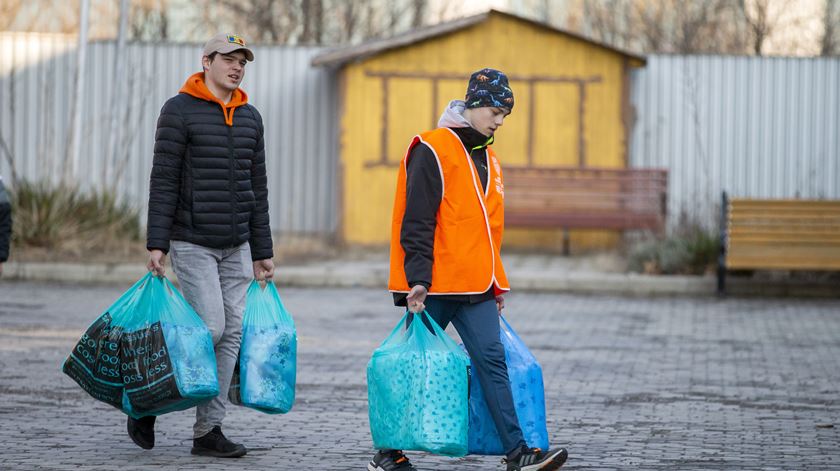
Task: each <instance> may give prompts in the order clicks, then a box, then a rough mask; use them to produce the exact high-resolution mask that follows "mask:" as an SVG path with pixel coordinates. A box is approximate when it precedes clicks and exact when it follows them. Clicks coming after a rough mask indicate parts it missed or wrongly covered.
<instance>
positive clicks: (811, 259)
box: [718, 192, 840, 295]
mask: <svg viewBox="0 0 840 471" xmlns="http://www.w3.org/2000/svg"><path fill="white" fill-rule="evenodd" d="M720 227H721V244H720V245H721V250H720V256H719V258H718V294H721V295H722V294H725V293H726V272H727V271H728V270H746V269H748V270H813V271H835V270H840V201H819V200H758V199H740V198H738V199H731V200H730V199H729V198H728V196H727V194H726V193H725V192H724V193H723V198H722V204H721V225H720Z"/></svg>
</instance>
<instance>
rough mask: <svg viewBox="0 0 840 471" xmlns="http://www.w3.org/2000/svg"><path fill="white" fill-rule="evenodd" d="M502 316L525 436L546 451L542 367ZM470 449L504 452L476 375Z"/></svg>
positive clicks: (512, 384)
mask: <svg viewBox="0 0 840 471" xmlns="http://www.w3.org/2000/svg"><path fill="white" fill-rule="evenodd" d="M500 319H501V321H500V322H501V326H500V327H501V335H500V337H501V341H502V345H503V346H504V347H505V360H506V362H507V368H508V377H509V379H510V389H511V392H512V393H513V403H514V408H515V409H516V416H517V418H518V419H519V426H520V427H521V428H522V435H523V437H524V438H525V442H526V443H527V444H528V446H529V447H537V448H542V449H543V450H547V449H548V431H547V430H546V424H545V391H544V389H543V377H542V368H540V365H539V363H537V359H536V358H534V355H532V354H531V352H530V351H529V350H528V347H526V346H525V344H524V343H522V339H520V338H519V336H518V335H516V332H514V331H513V328H511V326H510V324H508V322H507V320H505V318H504V317H501V318H500ZM469 452H470V454H473V455H503V454H505V450H504V449H503V448H502V442H501V439H500V438H499V432H498V431H497V430H496V424H495V423H494V422H493V418H492V417H491V416H490V410H489V409H488V408H487V402H486V400H485V399H484V393H483V391H482V389H481V383H480V382H479V381H478V378H475V377H473V378H472V380H471V381H470V431H469Z"/></svg>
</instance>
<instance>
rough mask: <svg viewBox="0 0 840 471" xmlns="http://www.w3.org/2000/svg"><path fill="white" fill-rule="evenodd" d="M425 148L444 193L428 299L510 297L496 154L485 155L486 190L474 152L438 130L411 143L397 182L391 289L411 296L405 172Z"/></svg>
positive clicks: (488, 150)
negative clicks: (404, 234)
mask: <svg viewBox="0 0 840 471" xmlns="http://www.w3.org/2000/svg"><path fill="white" fill-rule="evenodd" d="M421 143H422V144H426V145H427V146H428V147H429V148H430V149H431V150H432V152H433V153H434V155H435V158H436V159H437V165H438V169H439V171H440V174H441V182H442V184H443V192H442V198H441V203H440V207H439V209H438V212H437V224H436V227H435V240H434V252H433V254H434V262H433V264H432V285H431V286H430V287H429V294H481V293H484V292H486V291H487V290H489V289H490V288H491V287H492V288H494V291H495V293H496V294H501V293H504V292H506V291H509V290H510V288H509V286H508V281H507V276H506V275H505V269H504V266H503V265H502V260H501V256H500V253H499V249H500V246H501V243H502V234H503V232H504V222H505V216H504V181H503V179H502V169H501V166H500V165H499V161H498V159H497V158H496V154H495V152H493V149H491V148H490V147H487V148H486V150H485V156H486V157H487V186H486V188H485V190H484V191H483V192H482V191H481V181H480V180H479V177H478V172H477V170H476V169H475V165H474V164H473V160H472V158H471V157H470V154H469V152H468V151H467V149H466V148H464V145H463V144H462V143H461V139H459V138H458V136H457V134H455V133H454V132H453V131H452V130H451V129H449V128H438V129H435V130H433V131H428V132H425V133H423V134H421V135H419V136H415V137H414V139H412V141H411V144H409V146H408V150H407V151H406V153H405V157H403V160H402V163H401V165H400V168H399V174H398V176H397V191H396V195H395V198H394V211H393V215H392V217H391V271H390V277H389V280H388V289H389V290H391V291H392V292H395V293H399V292H403V293H406V292H408V291H409V286H408V280H407V279H406V275H405V266H404V261H405V252H404V251H403V248H402V245H401V244H400V232H401V230H402V221H403V217H404V216H405V206H406V169H407V166H408V158H409V155H410V154H411V149H413V148H414V146H416V145H419V144H421Z"/></svg>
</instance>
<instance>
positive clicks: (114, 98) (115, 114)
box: [102, 0, 129, 190]
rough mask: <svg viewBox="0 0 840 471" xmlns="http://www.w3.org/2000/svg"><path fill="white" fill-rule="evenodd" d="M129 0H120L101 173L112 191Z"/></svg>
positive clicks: (123, 93) (123, 79) (123, 89)
mask: <svg viewBox="0 0 840 471" xmlns="http://www.w3.org/2000/svg"><path fill="white" fill-rule="evenodd" d="M128 6H129V0H120V27H119V30H118V32H117V51H116V61H115V63H114V74H113V76H112V82H111V132H110V133H109V139H108V148H107V149H108V152H107V153H106V154H105V167H104V168H103V171H102V179H103V187H104V188H109V189H111V190H114V189H116V188H117V186H118V185H117V182H116V181H113V180H114V178H115V173H114V169H115V168H116V166H117V160H118V159H117V155H118V154H120V152H119V150H118V149H117V147H118V146H119V145H120V141H121V139H120V138H121V132H120V131H121V130H122V129H121V127H120V118H123V117H124V113H123V111H124V110H123V108H124V103H125V94H126V93H128V91H127V90H125V88H124V87H123V82H125V30H126V28H127V25H128Z"/></svg>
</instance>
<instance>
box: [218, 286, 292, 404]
mask: <svg viewBox="0 0 840 471" xmlns="http://www.w3.org/2000/svg"><path fill="white" fill-rule="evenodd" d="M296 361H297V334H296V333H295V323H294V321H293V320H292V316H291V314H289V312H288V311H287V310H286V308H285V307H284V306H283V302H282V301H281V300H280V295H279V294H278V293H277V288H276V287H275V286H274V283H271V282H269V283H266V285H265V288H262V287H260V284H259V282H257V281H256V280H254V281H253V282H252V283H251V286H249V287H248V294H247V295H246V301H245V314H244V316H243V319H242V344H241V346H240V347H239V361H238V362H237V364H236V368H235V371H234V375H233V380H232V381H231V387H230V392H229V393H228V398H229V399H230V401H231V402H232V403H233V404H239V405H242V406H245V407H250V408H252V409H257V410H259V411H262V412H266V413H269V414H285V413H286V412H289V410H291V408H292V404H294V402H295V375H296V368H297V366H296Z"/></svg>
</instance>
